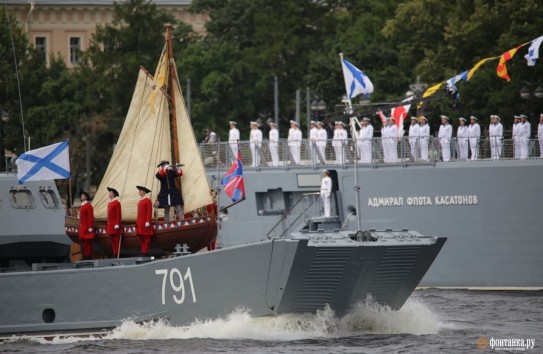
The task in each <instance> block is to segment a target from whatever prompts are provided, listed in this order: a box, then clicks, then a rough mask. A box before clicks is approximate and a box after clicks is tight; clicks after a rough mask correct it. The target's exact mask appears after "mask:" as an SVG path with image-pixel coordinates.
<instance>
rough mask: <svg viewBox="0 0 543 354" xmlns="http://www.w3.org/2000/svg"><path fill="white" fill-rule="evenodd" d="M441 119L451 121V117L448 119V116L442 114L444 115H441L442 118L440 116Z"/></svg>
mask: <svg viewBox="0 0 543 354" xmlns="http://www.w3.org/2000/svg"><path fill="white" fill-rule="evenodd" d="M439 118H441V119H446V120H449V117H447V116H444V115H443V114H442V115H440V116H439Z"/></svg>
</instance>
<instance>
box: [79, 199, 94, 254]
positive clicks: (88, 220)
mask: <svg viewBox="0 0 543 354" xmlns="http://www.w3.org/2000/svg"><path fill="white" fill-rule="evenodd" d="M90 199H91V198H90V195H89V193H87V192H85V191H81V208H79V240H80V241H81V247H82V248H83V259H91V255H92V242H93V240H94V238H95V237H96V235H95V234H94V209H93V207H92V205H91V203H89V202H90Z"/></svg>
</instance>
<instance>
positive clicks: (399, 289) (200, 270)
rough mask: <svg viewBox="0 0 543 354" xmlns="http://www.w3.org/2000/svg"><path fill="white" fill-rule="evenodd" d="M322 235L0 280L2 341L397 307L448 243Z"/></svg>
mask: <svg viewBox="0 0 543 354" xmlns="http://www.w3.org/2000/svg"><path fill="white" fill-rule="evenodd" d="M404 234H405V233H404ZM322 236H324V238H323V239H304V238H300V239H281V240H269V241H263V242H258V243H254V244H250V245H244V246H238V247H231V248H228V249H222V250H216V251H211V252H204V253H198V254H192V255H186V256H180V257H175V258H169V259H163V260H153V261H149V260H146V259H140V261H138V260H137V259H124V260H94V261H83V262H79V263H76V264H75V265H66V264H64V265H60V264H56V265H53V264H51V265H46V264H42V265H35V266H34V270H33V271H29V272H14V273H2V274H0V287H1V288H2V289H3V291H2V293H1V294H0V304H1V305H0V334H2V335H4V336H7V335H10V334H22V333H26V334H43V335H46V334H51V333H56V334H62V333H77V332H85V333H88V332H96V331H100V330H102V329H110V328H113V327H116V326H118V325H120V324H121V323H122V321H124V320H133V321H135V322H145V321H152V320H159V319H165V320H167V321H169V322H170V323H171V324H173V325H188V324H190V323H192V322H194V321H195V320H196V319H200V320H205V319H210V318H217V317H220V316H224V315H227V314H228V313H231V312H232V311H235V310H236V309H238V308H244V309H247V310H248V311H249V312H250V313H251V315H252V316H255V317H258V316H267V315H274V314H280V313H299V312H304V313H305V312H314V311H316V310H318V309H322V308H324V307H325V306H326V305H327V304H328V305H330V306H331V308H332V309H334V310H335V311H336V313H337V314H343V313H345V311H347V310H348V309H349V308H350V307H352V306H353V305H355V304H356V303H357V302H359V301H361V300H364V299H366V298H367V297H368V296H369V295H370V294H371V296H372V297H373V298H374V299H375V300H376V301H377V302H378V303H381V304H383V305H388V306H390V307H392V308H395V309H397V308H400V307H401V306H402V305H403V303H404V302H405V301H406V300H407V298H408V297H409V295H410V294H411V293H412V291H413V290H414V289H415V287H416V286H417V284H418V282H419V281H420V279H421V278H422V276H423V275H424V274H425V272H426V270H427V269H428V268H429V267H430V265H431V264H432V262H433V260H434V258H435V257H436V256H437V254H438V253H439V251H440V249H441V247H442V246H443V244H444V242H445V239H442V238H431V237H428V238H424V237H421V238H412V237H411V236H400V237H398V236H393V237H386V240H382V239H380V240H379V241H377V242H359V241H354V240H352V239H350V238H349V237H346V236H345V235H343V236H341V235H340V236H341V237H337V235H336V236H334V235H331V236H330V235H326V234H324V235H322ZM410 237H411V239H410V240H408V238H410Z"/></svg>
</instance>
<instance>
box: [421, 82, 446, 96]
mask: <svg viewBox="0 0 543 354" xmlns="http://www.w3.org/2000/svg"><path fill="white" fill-rule="evenodd" d="M443 84H444V83H443V82H440V83H439V84H435V85H434V86H432V87H430V88H428V89H427V90H426V91H424V93H423V94H422V98H426V97H430V96H432V95H433V94H434V93H436V92H437V91H438V90H439V89H440V88H441V86H443Z"/></svg>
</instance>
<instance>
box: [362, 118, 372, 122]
mask: <svg viewBox="0 0 543 354" xmlns="http://www.w3.org/2000/svg"><path fill="white" fill-rule="evenodd" d="M362 120H367V121H368V122H371V119H369V118H368V117H364V118H362Z"/></svg>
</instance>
